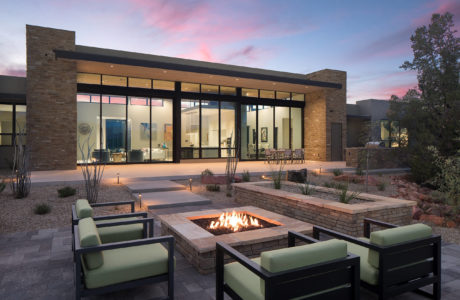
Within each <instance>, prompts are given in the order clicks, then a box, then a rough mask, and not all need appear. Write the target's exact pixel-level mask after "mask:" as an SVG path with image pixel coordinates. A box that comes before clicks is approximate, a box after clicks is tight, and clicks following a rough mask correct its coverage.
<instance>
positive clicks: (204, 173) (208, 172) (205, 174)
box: [201, 169, 214, 176]
mask: <svg viewBox="0 0 460 300" xmlns="http://www.w3.org/2000/svg"><path fill="white" fill-rule="evenodd" d="M213 175H214V173H213V172H212V171H211V170H209V169H205V170H204V171H203V172H201V176H213Z"/></svg>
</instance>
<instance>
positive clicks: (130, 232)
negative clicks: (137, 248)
mask: <svg viewBox="0 0 460 300" xmlns="http://www.w3.org/2000/svg"><path fill="white" fill-rule="evenodd" d="M131 220H137V218H136V217H128V218H116V219H110V220H98V221H96V224H105V223H112V222H118V221H131ZM97 231H98V232H99V236H100V238H101V242H102V243H103V244H107V243H116V242H122V241H130V240H137V239H142V238H143V232H144V226H143V224H142V223H138V224H128V225H118V226H110V227H98V228H97Z"/></svg>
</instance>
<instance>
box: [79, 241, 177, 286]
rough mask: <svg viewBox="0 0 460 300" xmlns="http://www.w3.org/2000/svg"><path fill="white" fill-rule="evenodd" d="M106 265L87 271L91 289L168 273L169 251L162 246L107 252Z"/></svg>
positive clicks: (128, 248) (105, 254) (155, 245)
mask: <svg viewBox="0 0 460 300" xmlns="http://www.w3.org/2000/svg"><path fill="white" fill-rule="evenodd" d="M103 254H104V264H103V265H102V266H101V267H100V268H98V269H94V270H86V269H84V272H85V284H86V287H87V288H89V289H93V288H99V287H103V286H108V285H112V284H117V283H121V282H128V281H131V280H136V279H141V278H146V277H150V276H156V275H161V274H166V273H168V251H167V250H166V249H165V248H164V247H163V246H162V245H161V244H149V245H142V246H134V247H126V248H119V249H113V250H105V251H103Z"/></svg>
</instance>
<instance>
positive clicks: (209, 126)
mask: <svg viewBox="0 0 460 300" xmlns="http://www.w3.org/2000/svg"><path fill="white" fill-rule="evenodd" d="M201 157H202V158H218V157H219V102H217V101H205V100H202V101H201Z"/></svg>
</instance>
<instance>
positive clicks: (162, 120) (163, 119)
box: [151, 98, 173, 161]
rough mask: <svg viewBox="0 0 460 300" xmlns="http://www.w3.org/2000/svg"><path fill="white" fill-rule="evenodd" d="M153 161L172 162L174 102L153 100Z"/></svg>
mask: <svg viewBox="0 0 460 300" xmlns="http://www.w3.org/2000/svg"><path fill="white" fill-rule="evenodd" d="M151 104H152V125H151V126H152V136H151V140H152V161H172V160H173V157H172V150H173V149H172V142H173V127H172V117H173V113H172V100H171V99H157V98H152V101H151Z"/></svg>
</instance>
